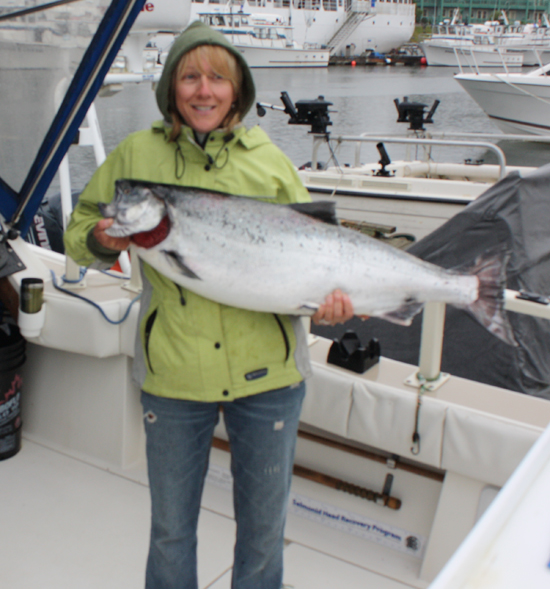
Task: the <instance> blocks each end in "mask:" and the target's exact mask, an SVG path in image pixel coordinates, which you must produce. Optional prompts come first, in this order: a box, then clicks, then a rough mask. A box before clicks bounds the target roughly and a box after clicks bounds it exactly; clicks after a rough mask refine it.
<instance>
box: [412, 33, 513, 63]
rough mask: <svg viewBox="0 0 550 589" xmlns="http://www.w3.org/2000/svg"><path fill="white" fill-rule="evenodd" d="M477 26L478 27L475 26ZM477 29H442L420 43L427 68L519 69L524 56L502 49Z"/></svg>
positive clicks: (511, 50) (491, 37) (506, 47)
mask: <svg viewBox="0 0 550 589" xmlns="http://www.w3.org/2000/svg"><path fill="white" fill-rule="evenodd" d="M478 26H479V25H478ZM478 26H476V25H472V26H468V25H462V26H455V27H452V26H450V25H449V26H443V27H442V30H438V31H436V32H435V33H434V34H433V35H432V36H431V37H430V38H429V39H426V40H424V41H422V42H421V43H420V47H421V48H422V51H423V52H424V55H425V56H426V61H427V62H428V65H436V66H450V67H453V66H457V65H459V66H471V67H499V68H502V67H503V66H504V67H521V66H522V65H523V59H524V54H523V52H522V51H520V50H516V49H515V48H514V47H508V46H505V45H501V44H499V43H497V42H496V41H495V38H494V37H493V36H492V35H489V34H488V33H487V31H485V30H479V29H478V28H477V27H478Z"/></svg>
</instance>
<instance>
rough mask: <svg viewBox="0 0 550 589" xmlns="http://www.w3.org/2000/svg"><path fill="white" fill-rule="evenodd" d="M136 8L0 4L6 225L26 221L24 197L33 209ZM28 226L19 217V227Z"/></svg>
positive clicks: (100, 1)
mask: <svg viewBox="0 0 550 589" xmlns="http://www.w3.org/2000/svg"><path fill="white" fill-rule="evenodd" d="M142 4H143V1H142V2H139V0H124V1H119V0H46V1H42V0H33V1H32V2H29V1H27V0H0V109H1V116H0V138H1V140H0V213H1V214H2V216H3V217H4V219H5V220H6V221H10V219H12V218H13V219H14V220H15V221H14V222H18V221H19V220H20V218H21V217H22V216H23V217H24V215H23V212H22V211H23V210H24V209H25V206H26V205H27V203H28V201H29V200H30V201H33V199H34V200H38V204H39V199H40V200H41V198H42V196H43V194H44V193H45V191H46V189H47V185H48V184H49V182H50V181H51V179H52V177H53V174H54V173H55V169H57V166H58V165H59V162H60V159H61V158H62V157H63V155H64V153H65V152H66V150H67V149H68V146H69V145H70V142H71V141H72V140H74V139H75V136H76V134H77V132H78V124H79V122H80V121H78V120H77V119H78V118H79V117H83V116H84V115H85V112H86V110H87V107H88V106H89V103H90V102H91V100H93V97H94V96H95V93H96V92H97V90H98V88H99V86H100V84H101V81H102V80H103V76H104V75H105V73H106V71H107V69H108V67H109V65H110V63H111V61H112V59H113V58H114V56H115V55H116V51H117V50H118V48H119V47H120V44H121V43H122V40H123V38H124V36H125V35H126V34H127V32H128V29H129V27H130V26H131V24H132V22H133V20H134V19H135V18H136V16H137V14H139V10H140V9H141V7H142ZM80 120H81V119H80ZM50 168H51V169H52V170H53V171H51V169H50ZM40 192H41V194H38V193H40ZM35 204H36V203H35ZM38 204H36V206H38ZM32 214H34V213H33V212H32V211H30V212H28V211H27V215H32ZM31 218H32V217H31ZM28 223H29V219H28V218H27V219H23V220H22V222H21V223H20V228H23V229H25V225H27V226H28Z"/></svg>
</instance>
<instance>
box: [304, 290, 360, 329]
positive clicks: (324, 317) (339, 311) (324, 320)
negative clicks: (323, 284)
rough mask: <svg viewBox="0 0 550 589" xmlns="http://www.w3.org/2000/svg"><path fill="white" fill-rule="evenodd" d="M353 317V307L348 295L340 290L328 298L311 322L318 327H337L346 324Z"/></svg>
mask: <svg viewBox="0 0 550 589" xmlns="http://www.w3.org/2000/svg"><path fill="white" fill-rule="evenodd" d="M352 317H353V305H352V303H351V299H350V298H349V296H348V295H347V294H344V293H343V292H342V291H341V290H340V289H337V290H335V291H334V292H332V293H331V294H329V295H328V296H327V298H326V299H325V302H324V303H323V304H322V305H321V306H320V307H319V309H317V312H316V313H315V315H313V317H312V318H311V320H312V321H313V323H315V324H316V325H336V324H337V323H345V322H346V321H349V320H350V319H351V318H352Z"/></svg>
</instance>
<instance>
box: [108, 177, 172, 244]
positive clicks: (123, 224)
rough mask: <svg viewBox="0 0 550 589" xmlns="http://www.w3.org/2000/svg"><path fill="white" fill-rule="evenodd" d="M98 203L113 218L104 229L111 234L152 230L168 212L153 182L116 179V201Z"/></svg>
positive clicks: (126, 234) (130, 233)
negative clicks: (155, 190) (110, 223)
mask: <svg viewBox="0 0 550 589" xmlns="http://www.w3.org/2000/svg"><path fill="white" fill-rule="evenodd" d="M98 206H99V211H100V213H101V214H102V215H103V216H104V217H106V218H111V219H113V224H112V225H111V226H110V227H109V228H108V229H107V230H106V231H105V233H107V235H110V236H112V237H127V236H129V235H130V236H132V235H135V234H138V233H144V232H149V231H152V230H154V229H155V228H157V227H158V226H159V225H160V224H161V222H162V221H163V219H164V218H165V217H166V215H167V209H166V203H165V201H164V199H163V198H162V197H160V196H157V195H156V194H155V192H154V190H153V185H149V184H148V183H147V182H138V181H133V180H117V181H116V183H115V197H114V199H113V201H112V202H111V203H109V204H105V203H99V205H98Z"/></svg>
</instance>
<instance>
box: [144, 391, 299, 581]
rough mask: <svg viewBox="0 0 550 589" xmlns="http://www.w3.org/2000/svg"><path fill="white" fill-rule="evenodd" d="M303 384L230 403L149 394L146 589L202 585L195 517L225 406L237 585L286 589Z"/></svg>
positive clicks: (146, 418) (146, 396)
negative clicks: (288, 513)
mask: <svg viewBox="0 0 550 589" xmlns="http://www.w3.org/2000/svg"><path fill="white" fill-rule="evenodd" d="M304 394H305V385H304V383H300V384H299V385H296V386H293V387H288V388H283V389H279V390H275V391H268V392H266V393H261V394H258V395H251V396H250V397H244V398H242V399H237V400H235V401H232V402H226V403H224V402H221V403H201V402H196V401H182V400H175V399H166V398H161V397H157V396H155V395H150V394H148V393H145V392H143V393H142V397H141V401H142V404H143V408H144V421H145V432H146V435H147V467H148V474H149V485H150V492H151V503H152V521H151V541H150V546H149V557H148V560H147V572H146V589H176V588H177V589H197V586H198V584H197V522H198V517H199V509H200V502H201V495H202V490H203V486H204V479H205V476H206V473H207V470H208V458H209V452H210V445H211V440H212V434H213V431H214V428H215V426H216V424H217V422H218V419H219V408H220V406H221V407H223V414H224V421H225V427H226V430H227V433H228V435H229V442H230V445H231V472H232V475H233V481H234V482H233V502H234V507H235V519H236V523H237V539H236V543H235V556H234V564H233V578H232V584H231V587H232V589H280V588H281V586H282V579H283V543H284V525H285V518H286V510H287V502H288V494H289V491H290V480H291V475H292V466H293V461H294V449H295V446H296V433H297V430H298V420H299V417H300V410H301V407H302V401H303V398H304Z"/></svg>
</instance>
